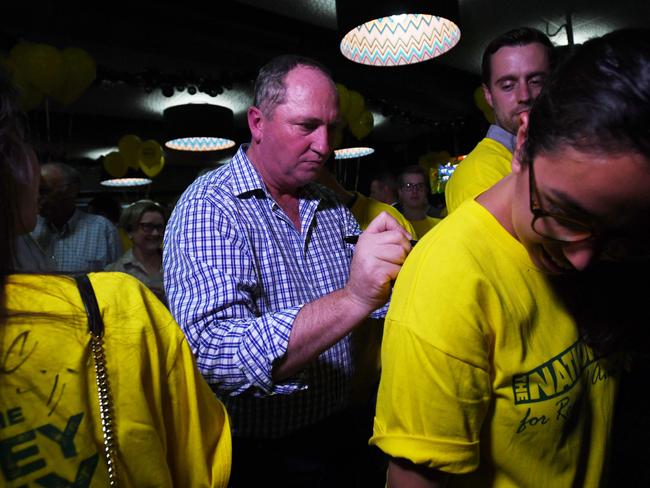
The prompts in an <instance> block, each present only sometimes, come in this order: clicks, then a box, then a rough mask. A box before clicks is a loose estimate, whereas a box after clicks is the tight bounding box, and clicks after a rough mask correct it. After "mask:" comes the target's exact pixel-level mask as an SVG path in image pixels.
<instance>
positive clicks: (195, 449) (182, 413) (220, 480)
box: [166, 324, 232, 488]
mask: <svg viewBox="0 0 650 488" xmlns="http://www.w3.org/2000/svg"><path fill="white" fill-rule="evenodd" d="M174 326H175V324H174ZM179 333H180V332H179ZM167 385H168V388H169V394H170V400H171V401H170V405H171V409H172V411H171V412H170V415H169V418H168V419H167V423H166V425H167V445H168V446H169V450H170V452H169V459H170V460H169V462H170V472H171V474H172V476H173V477H174V486H211V487H222V488H226V486H228V478H229V477H230V465H231V461H232V447H231V437H230V423H229V420H228V414H227V413H226V409H225V407H224V405H223V404H222V403H221V402H220V401H219V400H218V399H217V398H216V397H215V395H214V393H213V392H212V390H210V387H209V386H208V385H207V383H206V382H205V380H204V379H203V378H202V377H201V374H200V373H199V371H198V369H197V368H196V365H195V363H194V357H193V356H192V351H191V350H190V348H189V347H188V345H187V342H186V341H185V340H181V342H180V344H179V347H178V353H177V356H176V359H175V361H174V363H173V365H172V368H171V370H170V371H169V372H168V374H167ZM172 426H173V427H172ZM188 458H191V459H193V462H192V463H188ZM188 468H191V469H188Z"/></svg>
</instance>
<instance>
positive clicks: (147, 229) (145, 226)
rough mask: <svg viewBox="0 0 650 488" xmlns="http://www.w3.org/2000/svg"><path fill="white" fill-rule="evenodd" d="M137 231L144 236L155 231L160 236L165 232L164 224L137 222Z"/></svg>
mask: <svg viewBox="0 0 650 488" xmlns="http://www.w3.org/2000/svg"><path fill="white" fill-rule="evenodd" d="M136 225H137V226H138V229H140V230H141V231H142V232H144V233H145V234H153V231H155V230H157V231H158V232H160V233H161V234H162V233H163V232H165V224H153V223H151V222H138V223H137V224H136Z"/></svg>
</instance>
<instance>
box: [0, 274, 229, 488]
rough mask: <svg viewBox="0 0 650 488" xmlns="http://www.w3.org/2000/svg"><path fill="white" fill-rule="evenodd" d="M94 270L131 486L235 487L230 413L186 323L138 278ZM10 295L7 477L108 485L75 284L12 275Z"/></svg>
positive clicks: (0, 448)
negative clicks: (203, 369)
mask: <svg viewBox="0 0 650 488" xmlns="http://www.w3.org/2000/svg"><path fill="white" fill-rule="evenodd" d="M90 279H91V282H92V284H93V288H94V289H95V293H96V295H97V300H98V303H99V308H100V312H101V314H102V317H103V320H104V324H105V334H104V350H105V354H106V362H107V371H108V378H109V381H110V386H111V394H112V399H113V403H114V419H115V430H116V434H117V435H116V437H117V458H116V467H117V469H116V471H117V476H118V480H119V482H120V486H133V487H142V486H202V487H208V486H210V487H212V486H216V487H225V486H226V485H227V482H228V478H229V475H230V460H231V446H230V427H229V421H228V416H227V414H226V411H225V409H224V407H223V405H222V404H221V402H219V401H218V400H217V398H216V397H215V396H214V394H213V392H212V391H211V390H210V388H209V386H208V385H207V383H206V382H205V381H204V380H203V378H202V377H201V375H200V373H199V371H198V369H197V368H196V365H195V363H194V358H193V356H192V352H191V350H190V348H189V346H188V345H187V342H186V340H185V337H184V336H183V333H182V331H181V330H180V328H179V327H178V325H177V324H176V323H175V322H174V320H173V319H172V317H171V315H170V314H169V312H168V311H167V309H166V308H165V307H164V306H163V305H162V304H161V303H160V301H159V300H158V299H157V298H155V297H154V295H153V294H152V293H151V292H149V291H148V290H147V289H146V288H145V287H144V286H143V285H142V284H141V283H140V282H138V281H137V280H136V279H135V278H132V277H130V276H128V275H126V274H123V273H92V274H90ZM5 296H6V298H7V303H6V309H5V310H6V312H7V314H8V317H3V318H2V319H0V331H1V336H0V361H2V363H0V372H1V373H2V374H0V398H1V407H0V485H1V486H8V487H9V486H16V487H17V486H28V485H29V486H36V485H41V486H68V484H72V483H75V486H93V487H94V486H97V487H99V486H102V487H103V486H108V473H107V467H106V463H105V460H104V457H103V454H102V449H103V442H104V441H103V436H102V431H101V420H100V416H99V401H98V397H97V386H96V383H95V381H96V380H95V371H94V363H93V360H92V356H91V351H90V346H89V334H88V325H87V319H86V313H85V310H84V306H83V303H82V301H81V297H80V295H79V291H78V289H77V285H76V283H75V282H74V281H73V280H72V279H70V278H67V277H64V276H45V275H12V276H9V277H8V282H7V285H6V287H5ZM3 312H4V311H3ZM63 480H65V481H63ZM58 483H60V484H58Z"/></svg>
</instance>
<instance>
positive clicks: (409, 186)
mask: <svg viewBox="0 0 650 488" xmlns="http://www.w3.org/2000/svg"><path fill="white" fill-rule="evenodd" d="M400 188H401V189H402V190H404V191H413V190H415V191H420V190H424V191H426V189H427V184H426V183H425V182H422V183H402V184H401V185H400Z"/></svg>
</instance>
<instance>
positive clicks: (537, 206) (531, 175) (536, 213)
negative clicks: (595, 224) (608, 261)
mask: <svg viewBox="0 0 650 488" xmlns="http://www.w3.org/2000/svg"><path fill="white" fill-rule="evenodd" d="M533 197H535V198H536V199H537V201H535V198H533ZM528 198H529V204H530V212H531V213H532V214H533V219H532V220H531V222H530V226H531V228H532V229H533V232H535V233H536V234H537V235H539V236H541V237H543V238H545V239H550V240H552V241H556V242H568V243H575V242H583V241H586V240H588V239H591V238H592V237H594V235H596V231H595V229H593V228H592V227H591V226H589V225H587V224H585V223H584V222H581V221H579V220H576V219H572V218H571V217H567V216H565V215H559V214H556V213H553V212H549V211H547V210H544V209H543V208H542V204H541V198H540V197H539V191H538V189H537V184H536V182H535V171H534V169H533V160H532V158H531V159H530V161H529V162H528ZM546 217H550V218H552V219H554V220H556V221H558V222H559V223H560V225H562V226H563V227H564V223H567V224H569V225H571V226H573V227H577V228H580V229H582V230H584V231H585V234H586V235H584V234H580V235H579V236H576V237H575V238H568V239H567V238H564V239H562V238H559V237H555V236H551V235H547V234H545V233H543V232H540V231H539V230H538V229H536V228H535V222H537V221H538V220H539V219H541V218H546Z"/></svg>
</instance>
